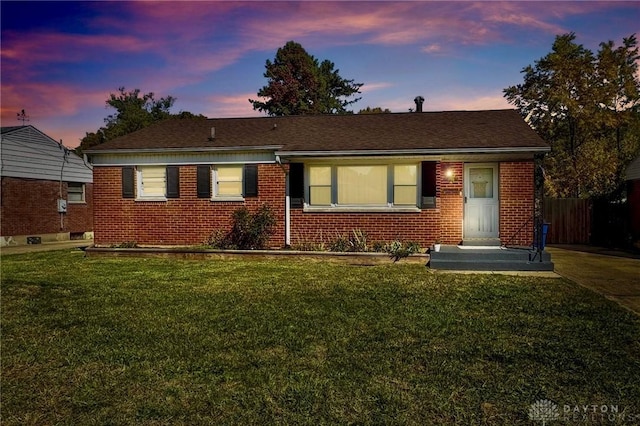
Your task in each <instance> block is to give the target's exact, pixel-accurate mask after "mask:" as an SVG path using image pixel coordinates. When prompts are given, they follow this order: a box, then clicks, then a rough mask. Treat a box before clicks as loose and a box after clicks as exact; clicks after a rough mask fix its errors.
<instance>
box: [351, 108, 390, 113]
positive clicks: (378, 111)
mask: <svg viewBox="0 0 640 426" xmlns="http://www.w3.org/2000/svg"><path fill="white" fill-rule="evenodd" d="M389 113H391V110H390V109H389V108H385V109H382V108H380V107H375V108H371V107H370V106H368V107H366V108H365V109H361V110H360V111H358V114H389Z"/></svg>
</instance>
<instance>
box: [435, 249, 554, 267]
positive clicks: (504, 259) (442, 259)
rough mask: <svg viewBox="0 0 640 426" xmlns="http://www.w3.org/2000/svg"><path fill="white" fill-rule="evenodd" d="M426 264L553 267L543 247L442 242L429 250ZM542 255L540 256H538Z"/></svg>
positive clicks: (439, 265) (436, 265)
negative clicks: (480, 246)
mask: <svg viewBox="0 0 640 426" xmlns="http://www.w3.org/2000/svg"><path fill="white" fill-rule="evenodd" d="M430 254H431V259H430V261H429V267H430V268H431V269H441V270H450V271H452V270H453V271H553V262H551V255H550V254H549V253H548V252H546V251H543V252H542V253H541V255H542V256H540V253H538V252H537V251H535V250H531V249H513V248H491V249H485V248H482V249H481V248H478V249H476V248H467V249H462V248H460V247H459V246H442V247H441V249H440V251H439V252H436V251H433V250H432V251H431V253H430ZM540 257H542V260H541V259H540Z"/></svg>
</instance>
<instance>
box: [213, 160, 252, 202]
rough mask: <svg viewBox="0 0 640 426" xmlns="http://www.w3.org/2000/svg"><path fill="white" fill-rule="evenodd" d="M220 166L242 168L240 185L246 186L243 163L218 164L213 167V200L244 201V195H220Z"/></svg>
mask: <svg viewBox="0 0 640 426" xmlns="http://www.w3.org/2000/svg"><path fill="white" fill-rule="evenodd" d="M219 167H235V168H240V169H241V172H240V173H241V175H240V187H241V188H244V169H243V165H242V164H216V165H213V166H212V167H211V201H219V202H222V201H227V202H228V201H235V202H243V201H244V197H243V195H242V194H239V195H218V168H219Z"/></svg>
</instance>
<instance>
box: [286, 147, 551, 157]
mask: <svg viewBox="0 0 640 426" xmlns="http://www.w3.org/2000/svg"><path fill="white" fill-rule="evenodd" d="M549 151H551V147H548V146H542V147H541V146H535V147H503V148H427V149H393V150H387V149H371V150H367V149H362V150H345V151H276V153H275V154H276V155H277V156H279V157H343V156H344V157H346V156H351V155H364V156H379V155H448V154H523V153H543V152H549Z"/></svg>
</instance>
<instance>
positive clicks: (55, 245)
mask: <svg viewBox="0 0 640 426" xmlns="http://www.w3.org/2000/svg"><path fill="white" fill-rule="evenodd" d="M92 244H93V240H68V241H56V242H52V243H42V244H27V245H21V246H7V247H0V255H3V256H4V255H6V254H19V253H33V252H37V251H51V250H64V249H72V248H76V247H88V246H90V245H92Z"/></svg>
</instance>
